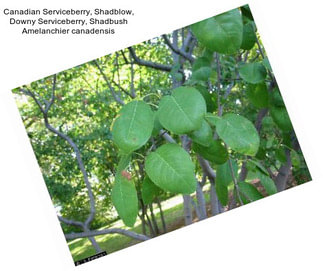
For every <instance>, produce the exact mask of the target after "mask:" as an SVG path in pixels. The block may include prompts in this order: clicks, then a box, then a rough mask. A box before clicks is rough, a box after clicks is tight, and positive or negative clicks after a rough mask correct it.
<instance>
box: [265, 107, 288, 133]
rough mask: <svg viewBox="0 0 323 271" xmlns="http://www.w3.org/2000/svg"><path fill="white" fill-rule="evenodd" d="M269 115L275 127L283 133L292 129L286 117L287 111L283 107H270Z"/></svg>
mask: <svg viewBox="0 0 323 271" xmlns="http://www.w3.org/2000/svg"><path fill="white" fill-rule="evenodd" d="M270 115H271V117H272V118H273V120H274V122H275V123H276V125H277V126H278V127H279V128H280V129H281V130H282V131H284V132H288V131H291V130H292V129H293V125H292V123H291V121H290V118H289V116H288V113H287V110H286V108H285V107H283V106H279V107H276V106H274V107H271V108H270Z"/></svg>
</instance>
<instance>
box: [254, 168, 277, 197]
mask: <svg viewBox="0 0 323 271" xmlns="http://www.w3.org/2000/svg"><path fill="white" fill-rule="evenodd" d="M258 176H259V179H260V182H261V184H262V186H263V187H264V188H265V190H266V192H267V194H268V195H273V194H275V193H277V188H276V185H275V183H274V181H273V180H272V179H271V178H270V177H269V176H267V175H264V174H262V173H261V172H259V173H258Z"/></svg>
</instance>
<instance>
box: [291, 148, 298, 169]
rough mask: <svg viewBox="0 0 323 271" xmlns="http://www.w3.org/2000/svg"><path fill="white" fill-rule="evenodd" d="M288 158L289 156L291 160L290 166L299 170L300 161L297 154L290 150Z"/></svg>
mask: <svg viewBox="0 0 323 271" xmlns="http://www.w3.org/2000/svg"><path fill="white" fill-rule="evenodd" d="M290 156H291V160H292V165H293V166H294V167H295V168H299V167H300V165H301V159H300V157H299V155H298V153H297V152H296V151H295V150H291V152H290Z"/></svg>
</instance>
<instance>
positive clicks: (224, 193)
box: [215, 183, 229, 206]
mask: <svg viewBox="0 0 323 271" xmlns="http://www.w3.org/2000/svg"><path fill="white" fill-rule="evenodd" d="M215 192H216V195H217V196H218V199H219V201H220V202H221V204H222V206H225V205H227V204H228V201H229V195H228V187H227V186H225V185H223V184H221V183H219V184H216V185H215Z"/></svg>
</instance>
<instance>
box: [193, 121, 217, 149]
mask: <svg viewBox="0 0 323 271" xmlns="http://www.w3.org/2000/svg"><path fill="white" fill-rule="evenodd" d="M190 137H191V138H192V140H193V141H194V142H196V143H198V144H200V145H202V146H205V147H208V146H210V144H211V141H212V140H213V134H212V129H211V127H210V125H209V124H208V123H207V122H206V121H205V120H203V122H202V126H201V128H200V129H198V130H196V131H194V132H193V133H192V134H191V135H190Z"/></svg>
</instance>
